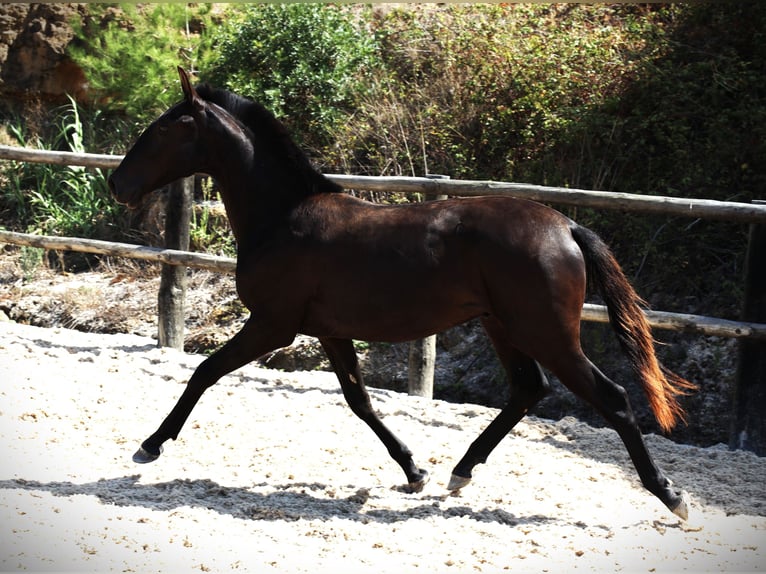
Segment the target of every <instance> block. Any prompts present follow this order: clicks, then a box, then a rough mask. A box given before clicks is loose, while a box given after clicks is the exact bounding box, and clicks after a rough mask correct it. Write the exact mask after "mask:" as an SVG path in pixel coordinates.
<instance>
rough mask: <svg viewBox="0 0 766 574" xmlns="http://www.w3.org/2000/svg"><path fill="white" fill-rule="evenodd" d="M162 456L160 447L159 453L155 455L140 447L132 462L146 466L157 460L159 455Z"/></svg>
mask: <svg viewBox="0 0 766 574" xmlns="http://www.w3.org/2000/svg"><path fill="white" fill-rule="evenodd" d="M161 454H162V447H160V452H158V453H157V454H153V453H151V452H149V451H148V450H146V449H145V448H144V447H140V448H139V449H138V450H137V451H136V452H135V454H134V455H133V462H137V463H138V464H146V463H147V462H154V461H155V460H157V459H158V458H160V455H161Z"/></svg>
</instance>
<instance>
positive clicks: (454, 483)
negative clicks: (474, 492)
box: [447, 474, 471, 492]
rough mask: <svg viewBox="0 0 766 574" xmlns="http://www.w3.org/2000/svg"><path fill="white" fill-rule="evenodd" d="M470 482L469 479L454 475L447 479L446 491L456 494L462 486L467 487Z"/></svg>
mask: <svg viewBox="0 0 766 574" xmlns="http://www.w3.org/2000/svg"><path fill="white" fill-rule="evenodd" d="M470 482H471V479H470V478H466V477H465V476H458V475H456V474H453V475H452V476H451V477H450V479H449V484H448V485H447V490H449V491H452V492H457V491H458V490H460V489H461V488H463V487H464V486H468V484H469V483H470Z"/></svg>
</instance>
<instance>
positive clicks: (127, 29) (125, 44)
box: [67, 3, 211, 124]
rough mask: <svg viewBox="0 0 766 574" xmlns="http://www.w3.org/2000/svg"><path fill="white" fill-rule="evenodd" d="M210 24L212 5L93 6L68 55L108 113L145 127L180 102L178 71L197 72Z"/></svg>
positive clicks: (77, 24)
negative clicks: (124, 117) (120, 115)
mask: <svg viewBox="0 0 766 574" xmlns="http://www.w3.org/2000/svg"><path fill="white" fill-rule="evenodd" d="M210 21H211V16H210V5H208V4H196V5H187V4H173V3H171V4H148V5H132V4H121V5H120V6H119V8H117V7H115V6H114V5H95V4H91V5H89V7H88V16H87V17H86V18H84V19H83V20H81V21H80V20H77V21H75V22H73V24H74V28H75V40H74V41H73V42H71V43H70V44H69V46H68V48H67V52H68V54H69V56H70V57H72V59H73V60H74V61H75V62H77V64H78V65H80V66H81V67H82V69H83V70H84V72H85V75H86V77H87V78H88V82H89V85H90V90H91V92H92V93H93V94H94V95H95V98H96V102H97V104H98V105H99V106H100V107H101V108H102V109H109V110H114V111H119V112H120V113H124V114H126V115H127V116H128V117H130V118H132V119H133V120H135V121H136V122H138V123H139V124H145V123H146V122H149V121H151V120H153V119H154V118H155V117H156V116H157V115H158V114H159V113H161V112H164V111H165V110H166V109H167V108H168V107H169V106H170V105H172V104H173V103H175V102H176V101H178V100H179V99H180V91H179V88H178V73H177V72H176V67H177V66H179V65H180V66H184V67H186V68H187V69H194V68H196V65H197V60H198V53H199V52H200V51H201V50H203V49H204V46H205V38H206V36H205V34H204V31H205V29H206V28H207V27H208V26H209V25H210ZM192 30H193V31H192Z"/></svg>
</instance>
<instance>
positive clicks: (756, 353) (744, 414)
mask: <svg viewBox="0 0 766 574" xmlns="http://www.w3.org/2000/svg"><path fill="white" fill-rule="evenodd" d="M754 203H756V202H755V201H754ZM757 203H766V201H758V202H757ZM742 318H743V320H747V321H761V322H766V224H762V223H761V224H758V223H754V224H752V225H751V226H750V236H749V240H748V244H747V256H746V261H745V302H744V305H743V308H742ZM735 384H736V387H735V389H734V405H733V414H732V424H731V434H730V435H729V447H730V448H732V449H746V450H750V451H753V452H754V453H755V454H757V455H759V456H764V455H766V342H765V341H756V340H749V339H743V340H742V341H740V343H739V364H738V365H737V379H736V383H735Z"/></svg>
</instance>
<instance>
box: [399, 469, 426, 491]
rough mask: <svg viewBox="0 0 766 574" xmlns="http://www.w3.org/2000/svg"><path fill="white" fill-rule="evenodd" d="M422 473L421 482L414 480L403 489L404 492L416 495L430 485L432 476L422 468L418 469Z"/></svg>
mask: <svg viewBox="0 0 766 574" xmlns="http://www.w3.org/2000/svg"><path fill="white" fill-rule="evenodd" d="M418 470H419V471H420V480H414V481H412V482H410V483H408V484H407V486H405V487H404V488H403V490H404V492H407V493H409V494H415V493H418V492H422V491H423V487H424V486H425V485H426V484H427V483H428V481H429V480H430V479H431V476H430V475H429V474H428V471H425V470H423V469H422V468H420V469H418Z"/></svg>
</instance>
